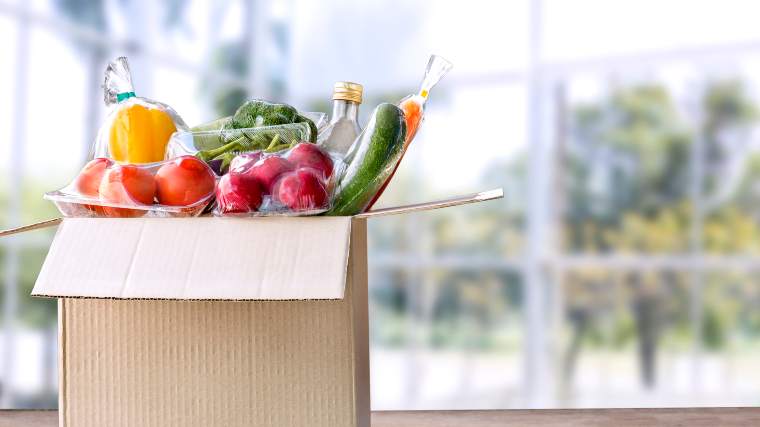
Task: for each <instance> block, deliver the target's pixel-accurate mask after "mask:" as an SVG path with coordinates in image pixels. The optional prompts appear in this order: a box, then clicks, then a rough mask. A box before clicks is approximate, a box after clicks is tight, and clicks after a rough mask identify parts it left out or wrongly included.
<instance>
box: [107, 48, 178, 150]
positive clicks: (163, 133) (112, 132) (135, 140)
mask: <svg viewBox="0 0 760 427" xmlns="http://www.w3.org/2000/svg"><path fill="white" fill-rule="evenodd" d="M103 89H104V101H105V104H106V106H108V107H110V108H111V111H110V113H109V114H108V117H107V118H106V121H105V123H104V124H103V126H101V128H100V130H99V132H98V137H97V140H96V141H95V145H94V147H93V148H94V149H93V153H92V157H107V158H111V159H113V160H115V161H117V162H121V163H136V164H139V163H152V162H159V161H161V160H163V159H164V153H165V151H166V146H167V144H168V143H169V138H170V137H171V135H172V134H173V133H174V132H175V131H177V130H186V129H187V125H185V122H184V121H182V118H180V116H179V115H178V114H177V113H176V112H175V111H174V110H173V109H172V108H171V107H169V106H168V105H166V104H163V103H160V102H157V101H153V100H150V99H147V98H142V97H138V96H136V95H135V91H134V87H133V85H132V75H131V74H130V71H129V64H128V62H127V58H125V57H119V58H117V59H116V60H115V61H112V62H111V63H109V64H108V67H107V68H106V72H105V81H104V83H103Z"/></svg>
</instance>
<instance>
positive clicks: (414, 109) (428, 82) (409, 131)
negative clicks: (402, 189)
mask: <svg viewBox="0 0 760 427" xmlns="http://www.w3.org/2000/svg"><path fill="white" fill-rule="evenodd" d="M452 67H453V64H452V63H451V62H449V61H447V60H446V59H445V58H443V57H441V56H438V55H431V56H430V59H429V60H428V64H427V67H426V68H425V75H424V76H423V78H422V83H421V84H420V90H419V92H417V93H416V94H413V95H409V96H407V97H405V98H404V99H402V100H401V101H400V102H399V104H398V105H399V107H400V108H401V110H402V111H403V112H404V119H405V121H406V140H405V141H404V148H403V150H402V153H401V158H400V159H399V161H398V162H397V163H396V165H395V166H394V167H393V172H391V174H390V175H389V176H388V178H387V180H386V181H385V182H384V183H383V185H382V187H381V188H380V190H378V192H377V194H375V196H374V197H373V198H372V201H371V202H370V203H369V204H368V205H367V207H366V208H365V210H370V209H372V206H373V205H374V204H375V202H377V199H379V198H380V196H382V194H383V192H384V191H385V188H386V187H387V186H388V183H389V182H391V179H393V175H395V174H396V169H398V165H399V164H400V163H401V160H402V159H403V158H404V154H405V153H406V150H407V148H409V144H411V143H412V141H413V140H414V137H415V135H417V130H418V129H419V128H420V124H422V120H423V119H424V118H425V105H426V103H427V99H428V96H429V95H430V90H431V89H433V87H434V86H435V85H436V84H437V83H438V82H439V81H440V80H441V79H442V78H443V76H445V75H446V74H447V73H448V72H449V70H451V68H452Z"/></svg>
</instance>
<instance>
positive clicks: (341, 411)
mask: <svg viewBox="0 0 760 427" xmlns="http://www.w3.org/2000/svg"><path fill="white" fill-rule="evenodd" d="M499 197H502V191H501V190H495V191H490V192H485V193H478V194H474V195H468V196H462V197H458V198H454V199H449V200H444V201H440V202H434V203H423V204H419V205H412V206H405V207H398V208H389V209H381V210H378V211H374V212H370V213H366V214H361V215H358V216H356V217H353V218H351V217H301V218H282V217H269V218H255V219H237V218H210V217H208V218H205V217H202V218H187V219H102V218H101V219H85V218H70V219H64V220H63V222H62V223H61V224H60V226H59V228H58V231H57V234H56V236H55V239H54V240H53V243H52V245H51V247H50V251H49V253H48V256H47V259H46V260H45V263H44V265H43V267H42V270H41V272H40V275H39V278H38V279H37V283H36V284H35V287H34V290H33V295H35V296H43V297H55V298H59V310H58V316H59V322H58V327H59V377H60V381H59V383H60V397H59V410H60V425H61V426H64V427H88V426H93V427H94V426H98V427H101V426H109V427H117V426H141V427H148V426H162V427H163V426H204V427H208V426H278V427H282V426H330V427H336V426H369V424H370V392H369V390H370V388H369V339H368V318H367V229H366V220H367V218H370V217H373V216H379V215H390V214H401V213H405V212H411V211H419V210H427V209H435V208H441V207H447V206H454V205H459V204H464V203H474V202H479V201H484V200H491V199H494V198H499ZM0 235H3V233H0Z"/></svg>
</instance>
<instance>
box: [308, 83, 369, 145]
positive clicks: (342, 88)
mask: <svg viewBox="0 0 760 427" xmlns="http://www.w3.org/2000/svg"><path fill="white" fill-rule="evenodd" d="M362 91H363V88H362V85H360V84H358V83H352V82H337V83H335V85H334V86H333V96H332V99H333V110H332V117H331V118H330V124H329V125H328V126H327V127H326V128H325V130H324V132H321V133H320V135H319V140H318V142H317V143H318V144H319V145H321V146H322V147H324V148H325V149H326V150H328V151H331V152H334V153H337V154H340V155H342V156H345V155H346V153H348V150H349V148H351V144H353V142H354V140H356V137H357V136H359V134H360V133H361V132H362V128H361V126H359V105H360V104H361V103H362Z"/></svg>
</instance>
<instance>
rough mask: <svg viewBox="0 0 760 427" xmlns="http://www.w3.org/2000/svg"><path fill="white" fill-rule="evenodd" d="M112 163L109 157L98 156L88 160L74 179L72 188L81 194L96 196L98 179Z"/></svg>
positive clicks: (99, 179) (101, 177) (98, 185)
mask: <svg viewBox="0 0 760 427" xmlns="http://www.w3.org/2000/svg"><path fill="white" fill-rule="evenodd" d="M112 164H113V161H112V160H111V159H106V158H103V157H99V158H97V159H93V160H90V161H89V162H87V164H86V165H84V168H82V171H81V172H79V175H77V177H76V178H75V179H74V183H73V186H74V190H76V191H77V192H78V193H79V194H81V195H83V196H89V197H98V194H99V192H98V188H99V187H100V181H101V180H102V179H103V174H104V173H105V171H106V169H107V168H108V167H109V166H111V165H112Z"/></svg>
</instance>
